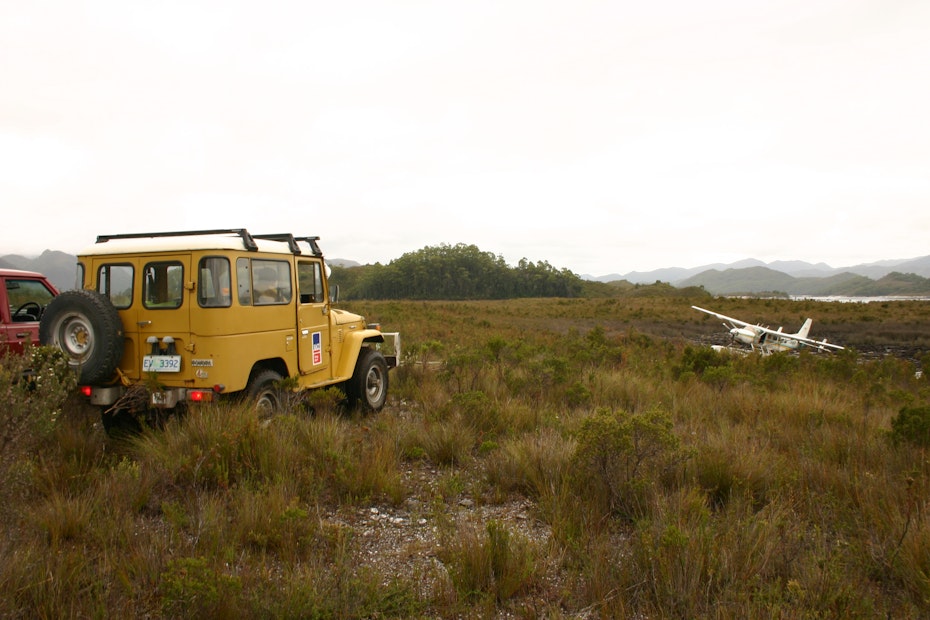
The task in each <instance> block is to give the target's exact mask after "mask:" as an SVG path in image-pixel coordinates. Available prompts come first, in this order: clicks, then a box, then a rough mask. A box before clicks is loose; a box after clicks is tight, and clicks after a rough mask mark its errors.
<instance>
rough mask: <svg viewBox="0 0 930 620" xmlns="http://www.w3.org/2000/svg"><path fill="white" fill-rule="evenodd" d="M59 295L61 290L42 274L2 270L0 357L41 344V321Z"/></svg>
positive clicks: (0, 272) (0, 279)
mask: <svg viewBox="0 0 930 620" xmlns="http://www.w3.org/2000/svg"><path fill="white" fill-rule="evenodd" d="M56 295H58V289H56V288H55V287H54V286H53V285H52V283H51V282H49V281H48V279H47V278H46V277H45V276H43V275H42V274H41V273H36V272H35V271H20V270H18V269H0V353H4V352H6V351H8V350H9V351H12V352H14V353H22V352H23V347H24V346H25V344H26V343H27V342H31V343H32V344H35V345H38V344H39V319H41V318H42V313H43V312H44V311H45V306H47V305H48V302H50V301H51V300H52V298H53V297H55V296H56Z"/></svg>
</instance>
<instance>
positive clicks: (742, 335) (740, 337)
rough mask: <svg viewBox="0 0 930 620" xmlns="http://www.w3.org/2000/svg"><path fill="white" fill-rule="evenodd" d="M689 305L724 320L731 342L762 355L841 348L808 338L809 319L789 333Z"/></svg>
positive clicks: (718, 347) (722, 348)
mask: <svg viewBox="0 0 930 620" xmlns="http://www.w3.org/2000/svg"><path fill="white" fill-rule="evenodd" d="M691 307H692V308H694V309H695V310H700V311H701V312H704V313H706V314H709V315H711V316H715V317H717V318H718V319H720V320H721V321H723V322H724V323H723V326H724V327H726V328H728V329H729V331H730V338H731V339H732V340H733V342H738V343H740V344H744V345H748V346H749V348H750V349H752V350H753V351H756V352H758V353H761V354H763V355H768V354H769V353H777V352H779V351H796V350H797V349H799V348H801V347H811V348H814V349H817V350H818V351H835V350H840V349H842V348H843V347H841V346H840V345H838V344H832V343H830V342H827V340H826V339H823V340H814V339H813V338H808V337H807V335H808V334H809V333H810V331H811V325H812V324H813V320H811V319H807V320H806V321H804V325H802V326H801V329H799V330H798V331H797V333H794V334H789V333H786V332H784V331H783V330H782V328H781V327H779V328H778V329H770V328H768V327H764V326H762V325H751V324H749V323H747V322H746V321H740V320H739V319H734V318H732V317H728V316H726V315H725V314H720V313H719V312H714V311H713V310H705V309H704V308H700V307H698V306H691ZM713 348H714V350H716V351H723V350H728V347H722V346H720V345H715V346H714V347H713Z"/></svg>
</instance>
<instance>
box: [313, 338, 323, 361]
mask: <svg viewBox="0 0 930 620" xmlns="http://www.w3.org/2000/svg"><path fill="white" fill-rule="evenodd" d="M322 363H323V335H322V334H321V333H320V332H313V365H314V366H316V365H318V364H322Z"/></svg>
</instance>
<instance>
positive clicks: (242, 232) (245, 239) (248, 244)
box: [97, 228, 258, 252]
mask: <svg viewBox="0 0 930 620" xmlns="http://www.w3.org/2000/svg"><path fill="white" fill-rule="evenodd" d="M228 234H234V235H239V236H240V237H242V244H243V245H244V246H245V249H246V250H248V251H250V252H256V251H257V250H258V245H256V243H255V239H254V238H253V237H252V235H251V234H249V231H247V230H246V229H245V228H217V229H213V230H182V231H177V232H157V233H125V234H121V235H98V236H97V243H106V242H107V241H111V240H114V239H145V238H151V237H194V236H199V235H228Z"/></svg>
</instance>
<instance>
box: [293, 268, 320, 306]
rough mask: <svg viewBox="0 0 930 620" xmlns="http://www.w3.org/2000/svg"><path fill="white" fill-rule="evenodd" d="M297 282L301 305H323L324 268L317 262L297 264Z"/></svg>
mask: <svg viewBox="0 0 930 620" xmlns="http://www.w3.org/2000/svg"><path fill="white" fill-rule="evenodd" d="M297 281H298V284H299V286H300V303H302V304H314V303H321V302H323V301H324V299H323V267H322V265H321V264H320V263H317V262H312V263H311V262H301V263H298V264H297Z"/></svg>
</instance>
